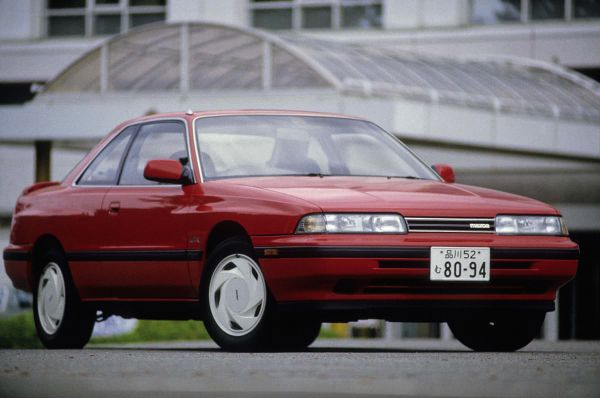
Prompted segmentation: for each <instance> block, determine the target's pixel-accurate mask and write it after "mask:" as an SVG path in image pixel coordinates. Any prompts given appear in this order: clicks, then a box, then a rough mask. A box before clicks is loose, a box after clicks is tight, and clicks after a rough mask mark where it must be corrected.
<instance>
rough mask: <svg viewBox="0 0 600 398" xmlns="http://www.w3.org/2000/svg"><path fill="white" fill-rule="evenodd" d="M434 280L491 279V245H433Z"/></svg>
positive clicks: (432, 271)
mask: <svg viewBox="0 0 600 398" xmlns="http://www.w3.org/2000/svg"><path fill="white" fill-rule="evenodd" d="M429 279H430V280H432V281H489V280H490V248H489V247H432V248H431V263H430V265H429Z"/></svg>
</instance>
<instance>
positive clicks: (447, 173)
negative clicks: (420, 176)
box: [433, 164, 455, 184]
mask: <svg viewBox="0 0 600 398" xmlns="http://www.w3.org/2000/svg"><path fill="white" fill-rule="evenodd" d="M433 169H434V170H435V171H436V172H437V173H438V174H439V175H440V177H442V180H444V182H447V183H448V184H452V183H453V182H454V181H455V178H454V170H453V169H452V166H449V165H447V164H434V165H433Z"/></svg>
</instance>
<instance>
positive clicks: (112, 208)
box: [108, 202, 121, 214]
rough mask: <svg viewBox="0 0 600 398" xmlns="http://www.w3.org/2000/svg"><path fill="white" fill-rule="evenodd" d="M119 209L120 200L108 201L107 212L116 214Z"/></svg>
mask: <svg viewBox="0 0 600 398" xmlns="http://www.w3.org/2000/svg"><path fill="white" fill-rule="evenodd" d="M120 209H121V203H120V202H110V204H109V205H108V214H118V213H119V210H120Z"/></svg>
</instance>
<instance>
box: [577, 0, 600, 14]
mask: <svg viewBox="0 0 600 398" xmlns="http://www.w3.org/2000/svg"><path fill="white" fill-rule="evenodd" d="M573 16H574V17H575V18H600V0H573Z"/></svg>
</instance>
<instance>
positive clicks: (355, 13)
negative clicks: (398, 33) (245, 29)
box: [250, 0, 383, 29]
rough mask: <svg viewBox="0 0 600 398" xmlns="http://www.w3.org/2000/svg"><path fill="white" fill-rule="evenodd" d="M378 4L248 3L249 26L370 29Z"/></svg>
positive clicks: (378, 0)
mask: <svg viewBox="0 0 600 398" xmlns="http://www.w3.org/2000/svg"><path fill="white" fill-rule="evenodd" d="M382 3H383V1H382V0H287V1H271V0H251V1H250V16H251V21H252V26H253V27H255V28H263V29H340V28H348V29H373V28H380V27H381V15H382V12H383V6H382Z"/></svg>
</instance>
